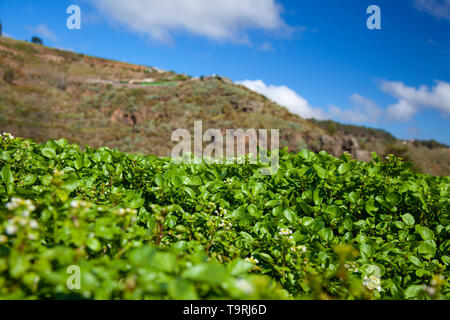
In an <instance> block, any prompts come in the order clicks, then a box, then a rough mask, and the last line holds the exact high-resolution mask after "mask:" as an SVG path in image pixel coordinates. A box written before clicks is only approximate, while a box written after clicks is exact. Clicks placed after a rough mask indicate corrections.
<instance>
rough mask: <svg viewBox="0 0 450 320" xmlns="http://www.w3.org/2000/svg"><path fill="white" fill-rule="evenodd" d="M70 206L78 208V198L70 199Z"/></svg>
mask: <svg viewBox="0 0 450 320" xmlns="http://www.w3.org/2000/svg"><path fill="white" fill-rule="evenodd" d="M70 206H71V207H72V208H79V207H80V201H78V200H72V201H71V202H70Z"/></svg>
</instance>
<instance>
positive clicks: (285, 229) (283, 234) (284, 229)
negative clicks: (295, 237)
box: [280, 228, 292, 236]
mask: <svg viewBox="0 0 450 320" xmlns="http://www.w3.org/2000/svg"><path fill="white" fill-rule="evenodd" d="M280 234H281V235H282V236H286V235H289V234H292V231H291V230H289V229H287V228H281V229H280Z"/></svg>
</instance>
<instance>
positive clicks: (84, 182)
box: [0, 134, 450, 299]
mask: <svg viewBox="0 0 450 320" xmlns="http://www.w3.org/2000/svg"><path fill="white" fill-rule="evenodd" d="M0 169H1V184H0V200H1V202H2V204H0V298H3V299H5V298H6V299H8V298H77V299H79V298H95V299H117V298H121V299H142V298H148V299H196V298H200V299H211V298H225V299H229V298H235V299H284V298H313V299H380V298H381V299H392V298H394V299H415V298H419V299H424V298H426V299H430V298H432V299H446V298H448V297H449V296H450V294H449V285H448V282H447V278H448V271H447V267H448V264H449V263H450V257H449V253H448V251H449V246H450V240H449V239H448V234H449V229H450V226H449V224H448V219H449V203H450V201H449V198H450V197H449V181H450V179H449V178H448V177H444V178H442V177H441V178H439V177H431V176H428V175H421V174H414V173H412V172H411V171H410V170H409V168H408V164H405V163H403V162H402V161H401V160H400V159H398V158H396V157H394V156H389V157H387V158H386V159H380V158H379V157H377V156H376V155H375V154H374V155H373V160H372V161H371V162H368V163H366V162H359V161H356V160H353V159H351V156H350V155H343V156H342V157H341V158H340V159H337V158H335V157H333V156H331V155H329V154H327V153H325V152H320V153H319V154H315V153H313V152H310V151H307V150H303V151H301V152H300V153H298V154H290V153H287V152H285V151H282V152H281V153H280V169H279V171H278V173H277V174H276V175H273V176H262V175H261V174H260V171H259V166H258V165H251V164H244V165H237V164H236V165H219V164H214V165H207V164H203V165H194V164H192V165H191V164H174V163H172V162H171V160H169V159H160V158H157V157H154V156H140V155H132V154H124V153H121V152H117V151H114V150H111V149H108V148H100V149H91V148H89V147H86V150H85V151H82V150H80V148H79V147H78V146H77V145H69V144H68V143H67V141H65V140H58V141H49V142H47V143H46V144H45V145H39V144H36V143H34V142H32V141H30V140H24V139H20V138H13V137H11V136H10V135H8V134H4V135H3V136H2V137H1V141H0ZM72 265H75V266H78V267H79V268H80V269H81V288H80V289H74V290H70V289H68V287H67V286H66V283H67V279H68V277H69V276H70V274H68V273H67V270H68V267H69V266H72Z"/></svg>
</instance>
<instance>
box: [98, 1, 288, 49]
mask: <svg viewBox="0 0 450 320" xmlns="http://www.w3.org/2000/svg"><path fill="white" fill-rule="evenodd" d="M90 1H91V2H92V3H93V4H94V5H95V6H96V7H97V8H98V9H99V10H100V12H102V13H103V14H106V15H107V16H108V18H109V19H110V20H114V21H116V22H118V23H120V24H122V25H124V26H126V27H127V28H129V29H130V30H132V31H134V32H139V33H141V34H145V35H149V36H150V37H151V38H152V39H154V40H157V41H161V42H165V43H171V42H172V41H173V40H172V35H173V34H174V33H177V32H180V31H187V32H188V33H191V34H195V35H200V36H204V37H207V38H210V39H213V40H219V41H231V42H241V43H246V42H249V39H248V34H247V31H249V30H263V31H279V30H286V29H288V27H287V25H286V24H285V22H284V21H283V19H282V18H281V16H280V14H281V11H282V8H281V6H280V5H279V4H278V3H276V1H275V0H189V1H186V0H133V1H123V0H90Z"/></svg>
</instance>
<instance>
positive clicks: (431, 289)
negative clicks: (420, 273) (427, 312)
mask: <svg viewBox="0 0 450 320" xmlns="http://www.w3.org/2000/svg"><path fill="white" fill-rule="evenodd" d="M422 290H423V291H425V292H426V293H427V294H428V295H429V296H434V294H435V293H436V288H434V287H429V286H426V285H423V286H422Z"/></svg>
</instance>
